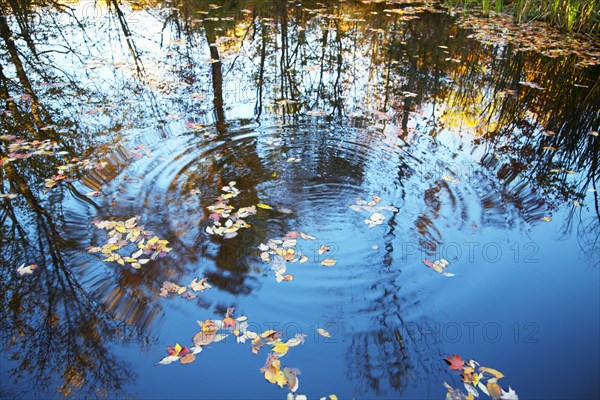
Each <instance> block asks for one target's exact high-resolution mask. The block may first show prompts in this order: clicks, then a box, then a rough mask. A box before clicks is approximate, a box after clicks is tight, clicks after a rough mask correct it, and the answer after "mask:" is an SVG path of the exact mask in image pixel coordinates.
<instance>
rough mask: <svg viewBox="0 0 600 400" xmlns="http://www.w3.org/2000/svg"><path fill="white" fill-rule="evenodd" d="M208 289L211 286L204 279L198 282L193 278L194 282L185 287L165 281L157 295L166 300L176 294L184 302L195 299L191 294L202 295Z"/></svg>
mask: <svg viewBox="0 0 600 400" xmlns="http://www.w3.org/2000/svg"><path fill="white" fill-rule="evenodd" d="M210 288H212V286H210V285H209V283H208V281H207V279H206V278H202V279H200V280H198V278H194V280H193V281H192V282H191V283H190V284H189V285H188V286H187V287H186V286H180V285H177V284H176V283H173V282H169V281H165V282H163V284H162V286H161V288H160V293H159V294H158V295H159V296H160V297H164V298H168V297H169V295H171V294H178V295H179V296H181V297H183V298H184V299H186V300H193V299H195V298H196V295H195V294H194V293H192V292H200V293H202V292H204V291H205V290H206V289H210Z"/></svg>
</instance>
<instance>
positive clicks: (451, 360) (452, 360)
mask: <svg viewBox="0 0 600 400" xmlns="http://www.w3.org/2000/svg"><path fill="white" fill-rule="evenodd" d="M444 361H446V362H447V363H448V365H449V366H450V369H454V370H457V371H460V370H461V369H463V366H464V365H465V361H464V360H463V359H462V358H460V356H459V355H457V354H455V355H454V356H453V357H448V358H444Z"/></svg>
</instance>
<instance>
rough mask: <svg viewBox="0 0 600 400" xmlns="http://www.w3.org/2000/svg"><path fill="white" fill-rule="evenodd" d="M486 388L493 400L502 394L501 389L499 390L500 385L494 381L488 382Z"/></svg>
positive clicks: (497, 399) (496, 399)
mask: <svg viewBox="0 0 600 400" xmlns="http://www.w3.org/2000/svg"><path fill="white" fill-rule="evenodd" d="M487 390H488V392H489V394H490V397H491V398H492V399H494V400H499V399H500V396H502V391H501V390H500V385H498V384H497V383H495V382H488V384H487Z"/></svg>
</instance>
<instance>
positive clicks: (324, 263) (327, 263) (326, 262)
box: [321, 258, 337, 267]
mask: <svg viewBox="0 0 600 400" xmlns="http://www.w3.org/2000/svg"><path fill="white" fill-rule="evenodd" d="M336 263H337V261H336V260H334V259H333V258H326V259H324V260H323V261H321V265H322V266H324V267H333V266H334V265H335V264H336Z"/></svg>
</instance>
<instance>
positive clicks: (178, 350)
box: [173, 343, 181, 356]
mask: <svg viewBox="0 0 600 400" xmlns="http://www.w3.org/2000/svg"><path fill="white" fill-rule="evenodd" d="M180 351H181V345H180V344H179V343H175V353H174V354H173V355H174V356H176V355H178V354H179V352H180Z"/></svg>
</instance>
